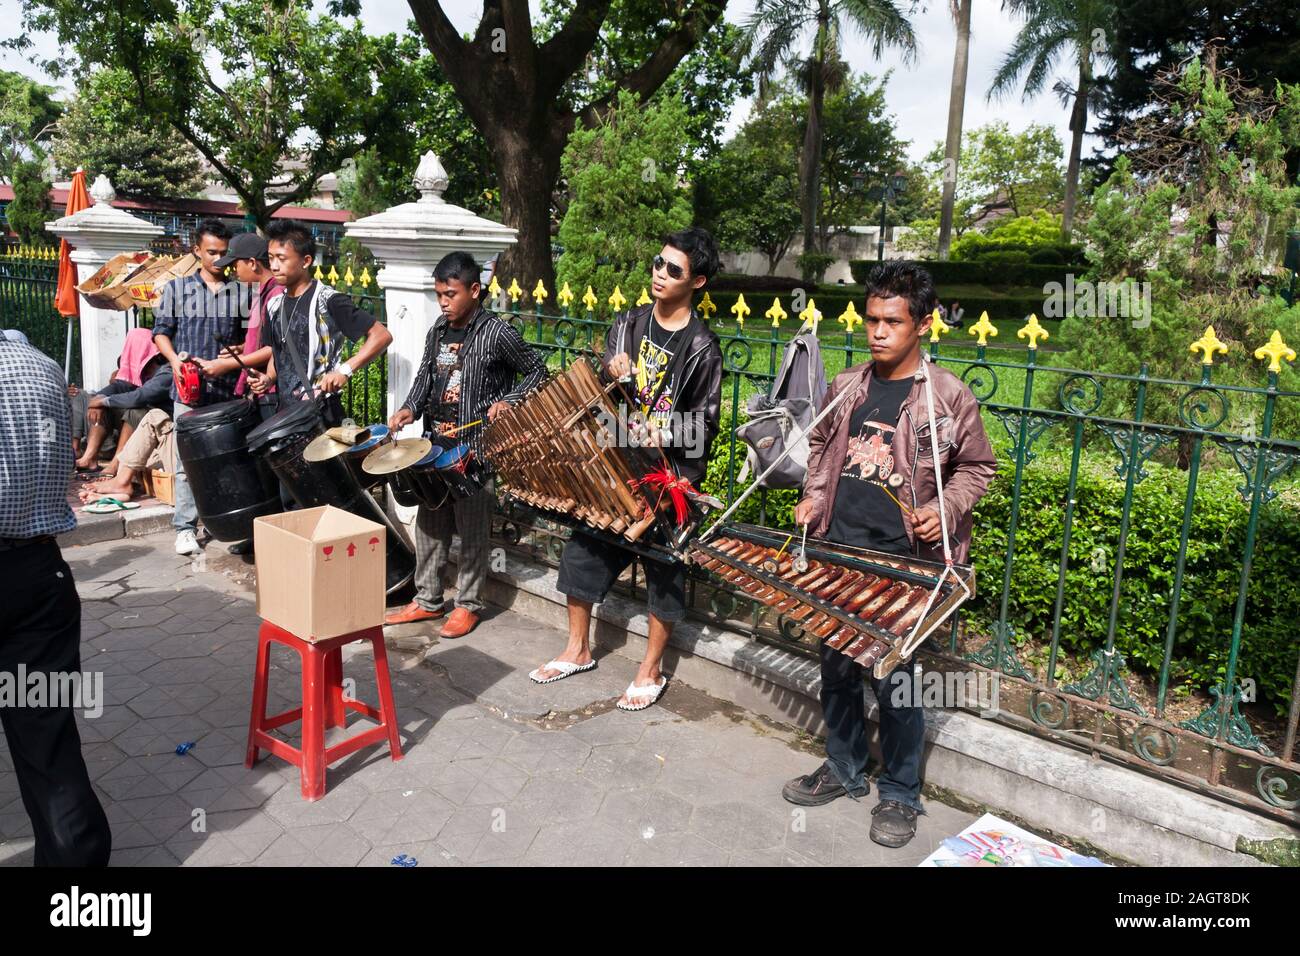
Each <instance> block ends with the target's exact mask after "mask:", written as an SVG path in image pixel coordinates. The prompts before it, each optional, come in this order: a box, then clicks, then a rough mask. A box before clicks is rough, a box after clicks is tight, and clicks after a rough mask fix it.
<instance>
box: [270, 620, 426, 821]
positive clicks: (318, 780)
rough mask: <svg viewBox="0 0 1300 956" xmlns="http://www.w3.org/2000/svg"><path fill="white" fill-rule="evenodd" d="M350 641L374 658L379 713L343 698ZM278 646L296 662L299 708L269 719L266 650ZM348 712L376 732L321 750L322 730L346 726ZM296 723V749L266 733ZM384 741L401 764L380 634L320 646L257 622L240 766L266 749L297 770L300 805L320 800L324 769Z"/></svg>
mask: <svg viewBox="0 0 1300 956" xmlns="http://www.w3.org/2000/svg"><path fill="white" fill-rule="evenodd" d="M353 641H369V642H370V645H371V647H372V648H374V653H375V682H376V683H377V684H378V685H379V709H378V710H376V709H375V708H373V707H371V706H370V705H368V704H364V703H362V702H361V701H359V700H353V699H352V698H350V697H344V696H343V650H342V648H343V646H344V645H345V644H351V643H352V642H353ZM273 643H277V644H284V645H286V646H287V647H291V648H293V650H295V651H297V653H298V656H299V657H301V658H302V706H301V707H295V708H294V709H293V710H286V711H285V712H284V713H282V714H276V715H274V716H273V717H268V716H267V715H266V682H267V672H268V669H269V667H268V665H269V663H270V658H271V645H272V644H273ZM349 710H354V711H356V712H357V713H360V714H365V715H366V716H367V717H369V718H371V719H372V720H377V721H379V726H378V727H373V728H371V729H370V730H366V731H363V732H362V733H359V734H354V735H353V736H351V737H349V738H348V739H347V740H344V741H342V742H341V743H337V744H335V745H334V746H332V747H326V746H325V730H326V729H327V728H329V727H343V726H345V725H346V717H347V712H348V711H349ZM296 720H301V721H302V748H301V749H299V748H297V747H292V746H290V745H289V744H287V743H285V742H284V741H283V740H280V739H279V738H277V737H272V736H271V735H270V734H269V733H268V731H270V730H274V729H275V728H276V727H282V726H284V725H285V724H291V723H293V722H294V721H296ZM385 738H386V739H387V740H388V749H389V753H390V754H391V756H392V758H393V759H394V760H401V759H402V742H401V739H400V737H399V735H398V730H397V708H396V707H395V706H394V704H393V686H392V683H391V681H390V680H389V676H388V653H387V651H386V650H385V649H384V629H383V628H382V627H368V628H366V629H365V630H361V631H353V632H352V633H351V634H340V635H339V636H338V637H331V638H327V639H325V640H323V641H305V640H303V639H302V638H300V637H298V636H296V635H294V634H290V633H289V632H288V631H286V630H284V629H283V628H280V627H276V626H275V625H274V624H272V623H270V622H269V621H263V622H262V628H261V630H260V631H259V632H258V636H257V668H256V671H255V672H254V675H253V713H252V716H251V717H250V718H249V721H248V753H247V755H246V756H245V758H244V766H245V767H252V766H253V764H254V763H256V762H257V752H258V750H259V749H260V750H269V751H270V752H271V753H273V754H275V755H276V756H277V757H279V758H281V759H282V760H287V761H288V762H289V763H291V764H293V765H294V766H295V767H297V768H298V770H299V772H300V774H301V781H302V795H303V799H305V800H319V799H320V798H321V797H323V796H325V768H326V767H328V766H329V765H330V764H332V763H334V762H335V761H336V760H340V759H342V758H343V757H346V756H347V755H348V754H350V753H354V752H355V751H357V750H360V749H361V748H362V747H366V746H369V745H370V744H374V743H379V742H381V741H383V740H384V739H385Z"/></svg>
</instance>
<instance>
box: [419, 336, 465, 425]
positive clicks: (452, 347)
mask: <svg viewBox="0 0 1300 956" xmlns="http://www.w3.org/2000/svg"><path fill="white" fill-rule="evenodd" d="M468 332H469V324H468V323H466V324H465V325H464V326H462V327H461V328H459V329H458V328H456V327H455V326H452V325H450V324H449V325H448V326H447V327H446V328H445V329H443V330H442V333H441V335H439V336H438V355H437V357H436V358H435V359H434V363H433V368H434V380H433V389H432V391H431V392H430V395H429V402H430V404H431V405H432V414H431V415H430V418H431V419H432V420H433V426H434V429H435V430H436V431H437V432H439V433H445V432H447V431H448V430H450V429H452V428H455V427H456V424H457V421H456V419H457V415H458V413H459V410H460V378H461V371H462V369H461V355H460V350H461V347H462V346H463V345H464V344H465V336H466V334H467V333H468Z"/></svg>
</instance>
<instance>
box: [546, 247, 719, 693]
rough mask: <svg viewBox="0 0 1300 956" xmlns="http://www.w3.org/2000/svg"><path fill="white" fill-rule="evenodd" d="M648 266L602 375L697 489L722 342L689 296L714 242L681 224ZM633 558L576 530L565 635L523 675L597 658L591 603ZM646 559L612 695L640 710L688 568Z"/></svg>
mask: <svg viewBox="0 0 1300 956" xmlns="http://www.w3.org/2000/svg"><path fill="white" fill-rule="evenodd" d="M653 265H654V272H653V276H652V280H653V281H652V286H651V295H652V296H653V297H654V301H653V302H651V303H650V304H649V305H645V306H639V307H637V308H634V309H631V310H629V311H628V312H626V313H624V314H623V315H621V316H619V317H618V318H616V319H615V320H614V324H613V326H612V327H611V328H610V330H609V334H608V335H607V336H606V339H605V355H604V363H605V367H606V369H607V370H608V372H609V374H610V375H612V376H614V377H615V378H619V379H624V380H627V381H628V385H629V386H630V387H628V388H626V391H628V392H629V393H630V395H631V399H632V402H633V404H634V406H635V407H634V408H633V409H631V410H630V412H631V413H636V415H637V416H638V417H640V418H641V419H642V421H643V422H644V426H643V427H642V428H641V429H640V430H639V432H638V433H639V435H640V438H639V441H640V442H641V444H647V443H648V444H650V445H656V446H658V447H659V448H662V449H663V451H664V454H665V456H666V458H667V459H668V463H669V464H670V465H671V466H672V468H673V470H674V471H675V472H676V473H677V475H678V476H679V477H681V478H685V479H687V480H688V481H690V482H691V484H693V485H694V486H695V487H696V488H699V485H700V482H701V480H702V479H703V478H704V474H705V471H706V469H707V467H708V461H709V448H710V446H711V445H712V443H713V439H714V436H716V435H717V433H718V425H719V421H720V419H721V404H722V347H721V345H720V344H719V342H718V336H717V335H716V334H715V333H714V332H713V330H712V329H710V328H709V327H708V326H706V325H705V324H704V322H703V321H702V320H701V319H700V317H699V316H698V315H697V314H696V312H695V309H694V307H693V306H692V300H693V297H694V295H695V293H696V292H698V291H699V290H700V289H702V288H703V287H704V286H705V284H706V283H707V282H708V281H709V280H710V279H711V278H712V277H713V276H714V274H716V273H717V271H718V266H719V262H718V248H717V245H716V244H715V243H714V241H713V237H712V236H710V235H709V234H708V233H707V232H705V231H704V230H703V229H696V228H692V229H686V230H683V231H682V232H677V233H673V234H672V235H670V236H668V237H667V238H666V239H665V241H664V247H663V249H662V250H661V251H660V253H659V255H657V256H655V258H654V263H653ZM632 558H633V553H632V552H631V551H629V550H627V549H626V548H622V547H619V546H618V545H616V544H612V543H608V542H606V541H604V540H601V539H598V538H596V537H595V536H593V535H591V534H587V533H586V532H584V531H582V530H576V531H574V533H573V536H572V537H571V538H570V539H569V542H568V543H567V544H566V545H565V548H564V555H563V557H562V558H561V559H560V573H559V578H558V580H557V581H556V588H557V590H559V591H560V592H561V593H562V594H564V595H566V596H567V598H568V609H569V641H568V644H567V645H566V646H565V648H564V652H563V653H561V654H560V655H559V656H558V657H557V658H555V660H553V661H550V662H549V663H547V664H546V665H544V666H542V667H539V668H538V669H537V670H535V671H533V672H532V673H531V674H530V675H529V677H531V678H532V679H533V680H534V681H536V682H537V683H549V682H551V681H556V680H560V679H562V678H564V677H568V676H569V675H570V674H576V673H579V672H581V671H587V670H591V669H592V668H594V667H595V666H596V662H595V661H594V660H592V657H591V648H590V645H589V632H590V630H591V609H592V605H594V604H598V603H600V602H601V601H604V600H605V596H606V595H607V594H608V593H609V589H610V587H612V586H613V584H614V581H615V580H617V578H618V576H619V574H621V573H622V572H623V569H624V568H626V567H627V566H628V564H630V563H631V561H632ZM644 567H645V573H646V581H647V591H648V593H649V615H650V632H649V637H648V640H647V644H646V654H645V659H644V660H643V661H642V662H641V666H640V668H639V669H638V670H637V674H636V677H635V678H634V679H633V681H632V683H631V684H630V685H628V688H627V690H626V691H625V692H624V693H623V696H622V697H621V698H620V699H619V701H618V707H619V708H620V709H621V710H644V709H645V708H647V707H649V706H650V705H651V704H653V703H655V701H657V700H658V699H659V697H660V695H661V694H662V693H663V689H664V687H665V685H666V684H667V678H666V677H664V676H663V675H662V674H661V673H660V671H659V664H660V661H661V659H662V658H663V653H664V649H665V648H666V647H667V646H668V640H669V638H670V637H671V636H672V631H673V625H674V624H675V623H676V622H677V621H680V620H682V619H683V618H684V617H685V616H686V566H685V565H684V564H680V563H667V562H663V561H645V562H644Z"/></svg>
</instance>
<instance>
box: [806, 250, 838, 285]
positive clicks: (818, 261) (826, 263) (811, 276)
mask: <svg viewBox="0 0 1300 956" xmlns="http://www.w3.org/2000/svg"><path fill="white" fill-rule="evenodd" d="M838 258H839V257H838V256H834V255H831V254H830V253H826V252H801V253H799V258H798V260H797V262H798V263H799V274H800V275H801V276H803V278H804V280H805V281H806V282H821V281H822V280H823V279H825V278H826V270H827V269H829V268H830V267H831V266H833V265H834V264H835V260H836V259H838Z"/></svg>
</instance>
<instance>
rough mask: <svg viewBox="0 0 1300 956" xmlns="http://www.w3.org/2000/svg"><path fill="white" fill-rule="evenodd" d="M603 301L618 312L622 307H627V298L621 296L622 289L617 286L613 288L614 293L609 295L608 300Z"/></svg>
mask: <svg viewBox="0 0 1300 956" xmlns="http://www.w3.org/2000/svg"><path fill="white" fill-rule="evenodd" d="M605 301H607V302H608V303H609V307H610V308H611V309H613V310H614V311H615V312H618V311H620V310H621V309H622V308H623V306H625V305H627V296H625V295H624V294H623V290H622V289H620V288H619V287H618V286H614V291H613V292H611V293H610V296H609V298H608V299H606V300H605Z"/></svg>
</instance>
